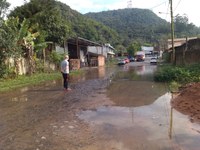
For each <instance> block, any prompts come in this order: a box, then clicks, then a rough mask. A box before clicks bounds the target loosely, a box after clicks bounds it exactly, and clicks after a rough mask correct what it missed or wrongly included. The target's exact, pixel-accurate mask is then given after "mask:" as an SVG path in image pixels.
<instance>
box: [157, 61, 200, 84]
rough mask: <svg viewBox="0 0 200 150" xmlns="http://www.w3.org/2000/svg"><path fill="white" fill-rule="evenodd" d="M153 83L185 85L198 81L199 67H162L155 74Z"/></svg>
mask: <svg viewBox="0 0 200 150" xmlns="http://www.w3.org/2000/svg"><path fill="white" fill-rule="evenodd" d="M154 79H155V81H158V82H169V83H170V82H177V83H180V84H186V83H189V82H199V81H200V65H199V64H195V65H190V66H182V67H181V66H180V67H178V66H162V67H160V68H159V69H158V71H157V72H156V73H155V77H154Z"/></svg>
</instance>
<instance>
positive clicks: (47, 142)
mask: <svg viewBox="0 0 200 150" xmlns="http://www.w3.org/2000/svg"><path fill="white" fill-rule="evenodd" d="M108 83H109V79H106V78H105V79H94V80H87V81H82V82H79V83H78V84H72V85H71V88H72V89H73V90H72V91H70V92H65V91H64V90H63V89H62V88H61V86H60V85H62V83H61V82H58V83H51V84H46V85H43V86H40V87H39V86H38V87H32V88H28V89H26V88H25V89H21V91H13V92H10V93H4V94H1V99H0V117H1V121H0V150H79V149H81V150H86V149H87V150H90V149H91V150H95V149H99V150H100V149H101V150H102V149H112V145H110V144H108V145H106V144H104V145H102V144H101V140H102V139H104V135H102V134H101V131H100V130H99V131H98V130H94V129H93V128H92V127H89V126H88V124H87V123H84V122H82V121H81V120H80V119H78V116H77V113H78V112H81V111H82V110H86V109H96V108H97V107H98V106H102V105H103V106H106V105H112V102H110V101H109V100H107V98H106V97H105V96H104V95H105V94H103V93H104V92H105V88H106V87H107V85H108ZM54 84H58V86H55V85H54ZM52 87H53V88H52ZM8 94H9V98H8ZM107 138H109V137H107ZM110 138H111V137H110ZM104 140H105V139H104ZM97 141H98V142H97Z"/></svg>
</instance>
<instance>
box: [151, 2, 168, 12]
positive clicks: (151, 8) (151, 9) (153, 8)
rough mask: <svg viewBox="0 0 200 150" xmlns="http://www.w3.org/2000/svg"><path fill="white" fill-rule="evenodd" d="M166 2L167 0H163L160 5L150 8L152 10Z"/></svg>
mask: <svg viewBox="0 0 200 150" xmlns="http://www.w3.org/2000/svg"><path fill="white" fill-rule="evenodd" d="M166 2H167V1H164V2H162V3H160V4H158V5H156V6H154V7H152V8H150V10H152V9H154V8H156V7H159V6H161V5H163V4H165V3H166Z"/></svg>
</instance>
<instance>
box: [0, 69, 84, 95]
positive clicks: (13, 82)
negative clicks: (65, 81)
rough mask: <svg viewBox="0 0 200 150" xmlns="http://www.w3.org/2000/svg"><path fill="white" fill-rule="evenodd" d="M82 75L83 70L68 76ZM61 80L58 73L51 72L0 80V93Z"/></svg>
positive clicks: (72, 72)
mask: <svg viewBox="0 0 200 150" xmlns="http://www.w3.org/2000/svg"><path fill="white" fill-rule="evenodd" d="M82 73H84V71H83V70H75V71H71V72H70V75H72V76H78V75H80V74H82ZM58 79H62V75H61V73H60V72H51V73H38V74H34V75H32V76H25V75H21V76H18V77H17V78H14V79H0V92H6V91H11V90H14V89H17V88H21V87H25V86H30V85H38V84H41V83H44V82H48V81H52V80H58Z"/></svg>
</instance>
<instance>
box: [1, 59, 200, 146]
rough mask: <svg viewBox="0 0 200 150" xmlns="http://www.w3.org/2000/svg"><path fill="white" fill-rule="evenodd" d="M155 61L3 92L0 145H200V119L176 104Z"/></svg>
mask: <svg viewBox="0 0 200 150" xmlns="http://www.w3.org/2000/svg"><path fill="white" fill-rule="evenodd" d="M154 70H156V66H155V65H149V63H148V62H144V63H143V62H133V63H129V64H126V65H125V66H115V67H113V68H103V67H101V68H91V69H89V70H88V72H87V73H86V74H85V75H83V76H80V77H78V78H73V79H72V81H71V88H72V89H73V90H72V91H70V92H64V91H63V89H62V86H61V85H62V81H55V82H52V83H46V84H43V85H40V86H35V87H26V88H22V89H19V90H16V91H12V92H9V93H3V94H0V150H102V149H106V150H147V149H148V150H179V149H180V150H198V149H199V146H200V144H199V141H200V126H199V124H195V123H191V122H190V121H189V118H188V117H187V116H185V115H183V114H181V113H179V112H177V111H176V110H172V109H171V105H170V100H171V98H172V95H171V93H169V92H168V88H167V86H166V85H164V84H160V83H155V82H153V79H152V77H153V72H154Z"/></svg>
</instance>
